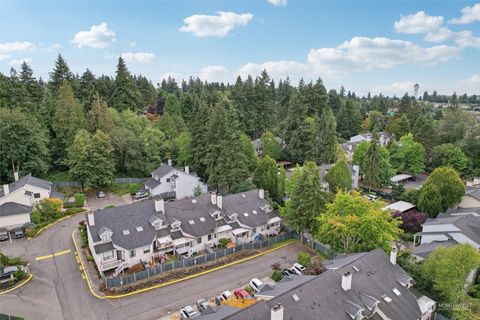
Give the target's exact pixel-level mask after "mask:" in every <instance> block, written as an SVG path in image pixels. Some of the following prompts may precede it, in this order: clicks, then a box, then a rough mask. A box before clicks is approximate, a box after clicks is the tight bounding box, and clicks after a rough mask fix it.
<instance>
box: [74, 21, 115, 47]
mask: <svg viewBox="0 0 480 320" xmlns="http://www.w3.org/2000/svg"><path fill="white" fill-rule="evenodd" d="M115 41H116V39H115V32H113V31H112V30H110V29H108V25H107V23H106V22H102V23H100V24H99V25H98V26H96V25H93V26H92V27H91V28H90V30H88V31H80V32H78V33H77V34H75V36H74V37H73V40H72V43H73V44H75V45H76V46H77V47H79V48H81V47H84V46H85V47H90V48H97V49H99V48H107V47H109V46H110V45H111V44H112V43H113V42H115Z"/></svg>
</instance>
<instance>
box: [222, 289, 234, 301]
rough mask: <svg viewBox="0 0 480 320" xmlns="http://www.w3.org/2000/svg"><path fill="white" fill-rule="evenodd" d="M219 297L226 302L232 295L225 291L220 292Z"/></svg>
mask: <svg viewBox="0 0 480 320" xmlns="http://www.w3.org/2000/svg"><path fill="white" fill-rule="evenodd" d="M221 296H222V298H223V299H224V300H228V299H230V298H231V297H232V294H231V293H230V291H228V290H225V291H223V292H222V295H221Z"/></svg>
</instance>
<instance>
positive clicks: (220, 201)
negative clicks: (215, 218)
mask: <svg viewBox="0 0 480 320" xmlns="http://www.w3.org/2000/svg"><path fill="white" fill-rule="evenodd" d="M222 206H223V197H222V195H221V194H220V193H217V207H219V208H220V209H222Z"/></svg>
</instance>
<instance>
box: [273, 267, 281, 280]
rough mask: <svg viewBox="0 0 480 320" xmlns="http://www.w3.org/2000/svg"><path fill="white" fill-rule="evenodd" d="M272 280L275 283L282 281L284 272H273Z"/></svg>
mask: <svg viewBox="0 0 480 320" xmlns="http://www.w3.org/2000/svg"><path fill="white" fill-rule="evenodd" d="M271 278H272V280H273V281H275V282H278V281H280V280H282V272H281V271H278V270H275V271H273V273H272V276H271Z"/></svg>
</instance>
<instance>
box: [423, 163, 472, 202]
mask: <svg viewBox="0 0 480 320" xmlns="http://www.w3.org/2000/svg"><path fill="white" fill-rule="evenodd" d="M430 184H432V185H434V186H435V187H436V188H437V189H438V191H439V192H440V196H441V199H442V200H441V207H442V210H443V211H445V210H447V209H448V208H450V207H451V206H454V205H456V204H458V203H459V202H460V201H461V199H462V196H463V195H464V194H465V185H464V184H463V181H462V179H461V178H460V176H459V174H458V172H457V171H456V170H455V169H453V168H451V167H439V168H437V169H435V170H434V171H433V172H432V174H431V175H430V176H429V177H428V178H427V181H425V183H424V184H423V186H422V189H424V188H429V185H430ZM424 193H426V192H424Z"/></svg>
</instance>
